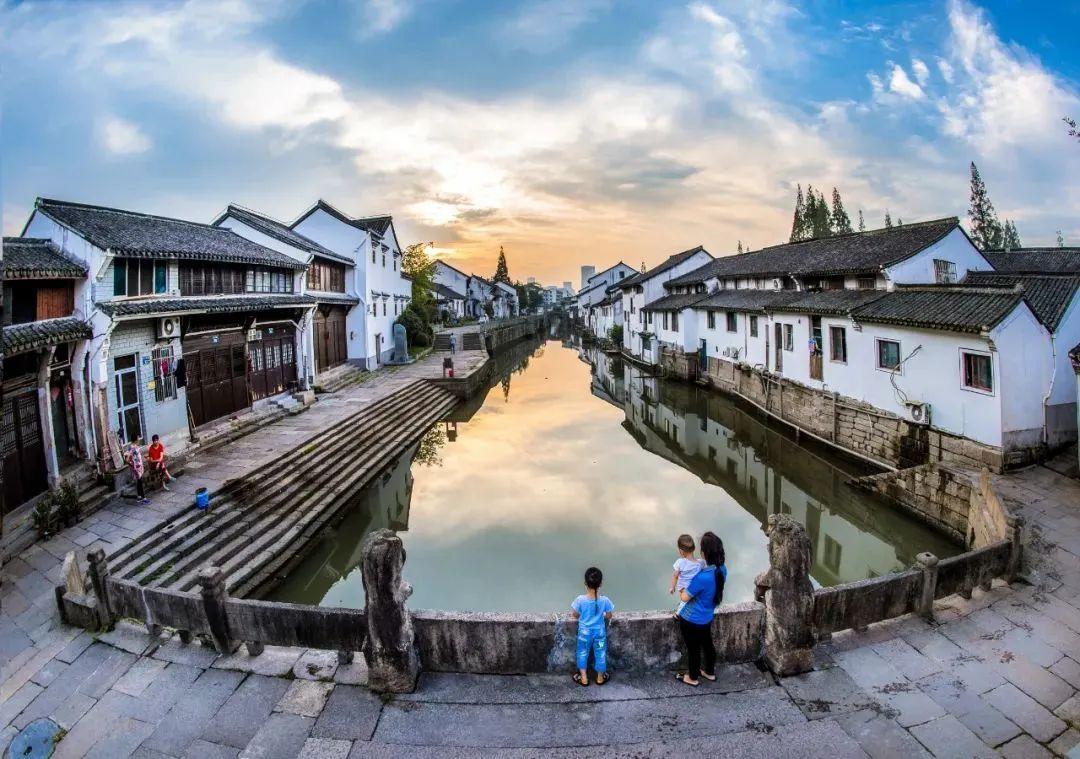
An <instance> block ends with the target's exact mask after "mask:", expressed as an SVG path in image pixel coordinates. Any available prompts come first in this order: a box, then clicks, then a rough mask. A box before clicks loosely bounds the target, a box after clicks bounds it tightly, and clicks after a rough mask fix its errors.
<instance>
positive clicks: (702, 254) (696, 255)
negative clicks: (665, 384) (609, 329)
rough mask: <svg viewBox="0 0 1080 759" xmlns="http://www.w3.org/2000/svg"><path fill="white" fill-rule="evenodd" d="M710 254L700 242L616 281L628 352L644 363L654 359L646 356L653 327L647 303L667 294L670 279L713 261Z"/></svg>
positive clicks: (650, 346) (624, 339)
mask: <svg viewBox="0 0 1080 759" xmlns="http://www.w3.org/2000/svg"><path fill="white" fill-rule="evenodd" d="M712 260H713V257H712V255H710V253H709V252H708V251H707V250H705V248H703V247H701V246H700V245H699V246H698V247H696V248H691V249H690V250H684V251H683V252H681V253H676V254H674V255H672V256H668V257H667V258H666V259H665V260H664V261H663V262H662V263H660V264H659V265H658V266H654V267H653V268H651V269H648V270H647V271H644V272H639V273H637V274H634V275H633V276H627V277H625V278H623V279H622V280H620V281H619V282H617V283H616V285H617V287H618V288H619V290H620V292H621V293H622V312H623V313H622V316H623V350H624V351H625V352H627V353H628V354H629V355H630V356H632V357H634V358H636V359H638V360H643V361H645V362H646V363H655V361H653V360H651V359H650V358H649V357H650V356H652V355H653V353H654V351H655V348H654V346H653V345H652V339H651V338H652V336H653V332H652V328H651V326H650V325H647V324H646V313H645V311H644V310H643V309H644V308H645V306H646V305H648V304H649V303H652V302H653V301H655V300H657V299H658V298H660V297H662V296H663V295H665V294H667V291H666V290H665V288H664V286H665V284H666V283H667V282H669V281H670V280H673V279H675V278H677V277H680V276H682V275H684V274H687V273H689V272H691V271H695V270H699V269H701V268H702V266H704V265H705V264H707V263H708V262H709V261H712Z"/></svg>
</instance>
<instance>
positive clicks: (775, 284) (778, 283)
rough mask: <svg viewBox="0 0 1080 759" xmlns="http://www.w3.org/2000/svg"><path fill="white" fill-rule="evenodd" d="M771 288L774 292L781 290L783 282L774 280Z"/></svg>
mask: <svg viewBox="0 0 1080 759" xmlns="http://www.w3.org/2000/svg"><path fill="white" fill-rule="evenodd" d="M772 286H773V289H774V290H781V289H783V282H781V281H780V280H779V279H774V280H773V281H772Z"/></svg>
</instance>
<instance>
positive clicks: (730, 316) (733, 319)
mask: <svg viewBox="0 0 1080 759" xmlns="http://www.w3.org/2000/svg"><path fill="white" fill-rule="evenodd" d="M727 331H728V332H738V331H739V315H738V314H736V313H735V312H733V311H728V312H727Z"/></svg>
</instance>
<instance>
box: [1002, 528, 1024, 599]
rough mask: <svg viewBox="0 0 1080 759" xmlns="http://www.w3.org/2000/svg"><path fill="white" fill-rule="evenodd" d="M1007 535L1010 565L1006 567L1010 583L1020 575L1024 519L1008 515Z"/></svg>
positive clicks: (1006, 578)
mask: <svg viewBox="0 0 1080 759" xmlns="http://www.w3.org/2000/svg"><path fill="white" fill-rule="evenodd" d="M1006 522H1007V525H1008V526H1007V527H1006V528H1005V536H1006V537H1007V538H1008V539H1009V565H1008V567H1007V568H1006V569H1005V582H1007V583H1009V584H1010V585H1011V584H1012V583H1014V582H1015V581H1016V578H1017V577H1019V576H1020V567H1021V561H1022V560H1023V555H1024V546H1023V543H1024V520H1023V518H1022V517H1018V516H1013V515H1012V514H1010V515H1009V516H1008V517H1006Z"/></svg>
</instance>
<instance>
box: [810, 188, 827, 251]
mask: <svg viewBox="0 0 1080 759" xmlns="http://www.w3.org/2000/svg"><path fill="white" fill-rule="evenodd" d="M807 189H808V192H809V194H810V195H811V196H813V198H814V200H813V203H812V204H811V203H810V201H809V199H808V200H807V204H806V208H807V213H808V216H809V222H810V239H812V240H821V239H824V238H826V237H832V234H833V229H832V220H831V218H830V213H829V204H828V203H826V202H825V196H824V195H822V194H821V193H820V192H818V193H815V192H814V191H813V189H811V188H807Z"/></svg>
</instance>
